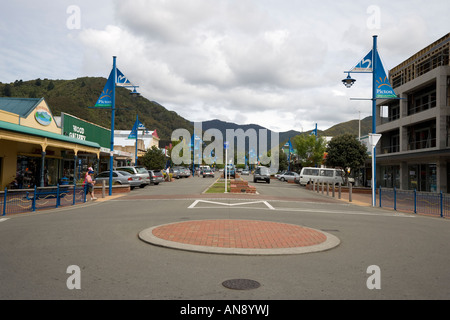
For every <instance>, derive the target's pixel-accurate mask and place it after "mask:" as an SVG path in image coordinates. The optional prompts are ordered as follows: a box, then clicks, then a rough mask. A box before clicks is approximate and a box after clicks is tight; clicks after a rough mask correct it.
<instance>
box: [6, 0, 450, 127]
mask: <svg viewBox="0 0 450 320" xmlns="http://www.w3.org/2000/svg"><path fill="white" fill-rule="evenodd" d="M76 2H77V4H76V5H78V6H79V7H80V10H81V29H80V30H68V29H67V27H66V19H67V17H68V16H67V13H66V8H67V6H69V5H71V4H72V2H71V1H68V0H64V1H58V5H57V6H54V5H53V2H50V1H43V2H40V3H39V5H36V3H35V2H33V1H26V0H21V1H17V2H16V1H14V2H8V3H7V4H5V6H4V7H3V8H4V9H5V10H6V12H8V14H7V15H5V10H2V12H0V29H1V31H2V32H0V40H1V41H2V43H7V44H8V45H7V46H2V47H0V54H1V56H2V57H4V58H3V59H2V60H1V61H0V70H1V71H2V73H1V74H0V81H5V80H6V81H11V82H12V81H14V80H16V79H27V78H31V79H34V78H38V77H41V78H44V77H48V78H75V77H82V76H103V77H105V78H106V77H107V76H108V74H109V71H110V70H111V64H112V56H113V55H116V56H117V59H118V60H117V61H118V67H119V68H120V70H121V71H122V72H123V73H125V74H126V75H127V76H128V77H129V78H130V79H131V80H132V81H133V82H134V83H136V84H137V85H139V86H140V91H141V92H142V93H143V95H144V96H145V97H146V98H148V99H150V100H155V101H157V102H159V103H160V104H162V105H164V106H165V107H166V108H168V109H170V110H173V111H176V112H177V113H178V114H180V115H182V116H183V117H185V118H187V119H189V120H191V121H200V120H209V119H212V118H219V119H222V120H226V121H235V122H238V123H241V124H245V123H246V122H252V123H257V124H260V125H263V126H267V127H269V128H271V129H275V130H277V129H279V130H290V129H294V130H301V129H302V128H303V129H305V130H306V129H308V130H309V129H311V128H313V127H314V125H315V123H318V126H319V129H326V128H328V127H330V126H332V125H334V124H336V123H339V122H343V121H348V120H351V119H357V118H358V112H359V111H361V115H362V116H367V115H370V114H371V107H370V102H367V101H350V97H361V98H367V97H368V96H370V95H371V91H370V90H371V89H370V88H371V85H370V77H369V76H368V75H358V76H357V77H356V79H357V82H356V84H355V85H354V86H353V87H352V89H346V88H345V87H344V86H343V85H342V83H341V80H342V79H343V78H344V77H345V76H346V75H345V74H344V71H345V70H348V69H350V68H351V67H353V66H354V65H355V64H356V62H357V61H358V59H360V58H362V57H363V56H364V55H365V54H367V53H368V52H369V51H370V49H371V46H372V35H373V34H378V36H379V37H378V44H379V49H380V53H381V56H382V59H383V62H384V63H385V68H386V69H390V68H392V67H394V66H395V65H397V64H399V63H401V62H402V61H403V60H405V59H407V58H409V57H410V56H411V55H412V54H414V53H415V52H417V51H419V50H421V49H422V48H423V47H425V46H427V45H428V44H430V43H431V42H433V41H435V40H437V39H438V38H440V37H441V36H443V35H445V34H446V33H447V32H448V21H447V16H446V12H448V11H449V9H450V3H449V2H448V1H445V0H437V1H433V2H430V3H427V4H426V6H427V10H423V9H422V8H423V6H424V4H423V1H420V0H413V1H409V2H407V3H405V2H390V1H384V0H383V1H371V2H350V1H341V2H336V1H331V0H325V1H322V2H319V3H318V2H305V1H290V0H277V1H274V0H246V1H240V0H214V1H210V0H189V1H181V0H133V1H119V0H115V1H112V2H111V1H103V0H102V1H96V2H95V3H93V2H91V1H87V0H77V1H76ZM24 4H28V6H26V5H24ZM23 7H25V8H26V9H25V10H24V9H23ZM369 7H374V8H375V9H378V10H375V12H378V13H379V16H376V17H373V16H371V14H373V13H371V12H368V11H369V10H368V9H369ZM3 8H2V9H3ZM372 12H373V11H372ZM436 12H437V13H436ZM36 16H39V17H41V18H44V19H41V20H40V21H45V23H40V24H36V23H33V21H35V19H33V17H36ZM372 18H376V19H378V20H370V19H372ZM368 21H369V22H370V21H377V22H379V26H378V27H377V28H375V29H371V28H370V26H369V25H368ZM10 26H11V29H8V28H9V27H10ZM19 26H21V28H18V27H19ZM19 30H24V31H22V34H20V31H19ZM43 47H44V48H46V49H45V50H42V48H43Z"/></svg>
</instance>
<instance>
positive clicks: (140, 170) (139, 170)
mask: <svg viewBox="0 0 450 320" xmlns="http://www.w3.org/2000/svg"><path fill="white" fill-rule="evenodd" d="M116 170H118V171H126V172H129V173H131V174H135V175H137V176H138V177H141V178H142V180H141V184H140V186H139V187H140V188H144V187H145V186H148V185H149V184H150V175H149V174H148V170H147V169H145V168H144V167H140V166H129V167H118V168H116Z"/></svg>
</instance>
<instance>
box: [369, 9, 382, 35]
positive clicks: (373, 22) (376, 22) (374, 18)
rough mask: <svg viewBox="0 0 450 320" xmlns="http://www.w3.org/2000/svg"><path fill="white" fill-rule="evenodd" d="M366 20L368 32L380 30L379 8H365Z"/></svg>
mask: <svg viewBox="0 0 450 320" xmlns="http://www.w3.org/2000/svg"><path fill="white" fill-rule="evenodd" d="M367 14H369V18H367V21H366V25H367V28H369V30H374V29H377V30H378V29H381V8H380V7H379V6H376V5H371V6H369V7H368V8H367Z"/></svg>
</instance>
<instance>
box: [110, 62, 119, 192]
mask: <svg viewBox="0 0 450 320" xmlns="http://www.w3.org/2000/svg"><path fill="white" fill-rule="evenodd" d="M113 73H114V83H113V86H112V106H111V148H110V152H111V153H110V155H109V195H110V196H111V195H112V185H113V170H114V121H115V111H116V79H117V69H116V56H113Z"/></svg>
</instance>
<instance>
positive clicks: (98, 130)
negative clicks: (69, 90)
mask: <svg viewBox="0 0 450 320" xmlns="http://www.w3.org/2000/svg"><path fill="white" fill-rule="evenodd" d="M61 127H62V133H63V134H64V135H66V136H69V137H71V138H75V139H78V140H82V141H91V142H97V143H98V144H99V145H100V147H102V148H105V149H108V151H109V149H110V147H111V141H110V140H111V130H108V129H105V128H103V127H100V126H98V125H96V124H93V123H90V122H88V121H85V120H82V119H79V118H77V117H74V116H71V115H69V114H65V113H61Z"/></svg>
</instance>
